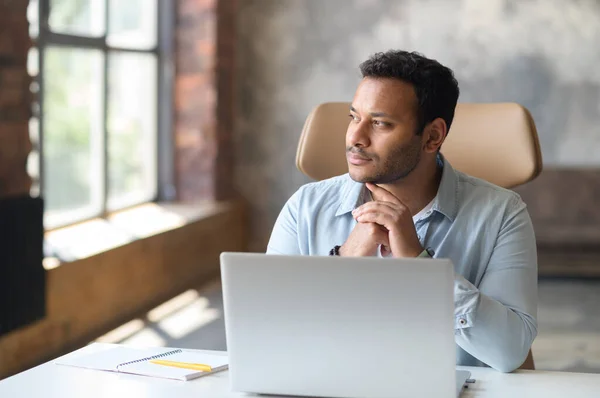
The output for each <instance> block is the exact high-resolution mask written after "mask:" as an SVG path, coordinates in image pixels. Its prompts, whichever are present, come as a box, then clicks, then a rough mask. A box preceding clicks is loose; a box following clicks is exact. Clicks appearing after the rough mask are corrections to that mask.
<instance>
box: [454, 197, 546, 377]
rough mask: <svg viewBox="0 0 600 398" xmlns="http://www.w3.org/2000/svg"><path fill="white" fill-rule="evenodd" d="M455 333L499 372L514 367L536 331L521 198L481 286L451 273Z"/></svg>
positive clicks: (532, 268) (531, 240) (531, 251)
mask: <svg viewBox="0 0 600 398" xmlns="http://www.w3.org/2000/svg"><path fill="white" fill-rule="evenodd" d="M454 294H455V337H456V342H457V344H458V345H459V346H460V347H462V349H464V350H465V351H466V352H468V353H469V354H471V355H472V356H474V357H475V358H477V359H479V360H480V361H482V362H484V363H485V364H487V365H489V366H490V367H492V368H494V369H496V370H499V371H501V372H511V371H513V370H515V369H517V368H518V367H519V366H520V365H521V364H522V363H523V362H524V361H525V359H526V357H527V354H528V352H529V349H530V348H531V344H532V342H533V340H534V339H535V337H536V335H537V252H536V244H535V235H534V231H533V226H532V224H531V219H530V217H529V214H528V212H527V209H526V206H525V204H524V203H523V202H522V200H521V199H520V198H519V199H515V200H514V202H513V206H512V208H511V211H508V212H507V215H506V218H505V220H504V222H503V224H502V228H501V230H500V233H499V235H498V237H497V241H496V244H495V246H494V250H493V252H492V255H491V258H490V260H489V263H488V265H487V267H486V270H485V273H484V275H483V278H482V279H481V282H480V283H479V286H478V287H476V286H475V285H473V284H472V283H471V282H469V281H468V280H466V279H465V278H464V277H462V276H460V275H456V276H455V281H454Z"/></svg>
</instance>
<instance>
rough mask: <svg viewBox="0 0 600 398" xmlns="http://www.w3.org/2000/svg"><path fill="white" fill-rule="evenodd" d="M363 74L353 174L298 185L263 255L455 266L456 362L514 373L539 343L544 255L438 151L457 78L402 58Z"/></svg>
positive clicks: (513, 218)
mask: <svg viewBox="0 0 600 398" xmlns="http://www.w3.org/2000/svg"><path fill="white" fill-rule="evenodd" d="M360 69H361V72H362V76H363V79H362V81H361V82H360V84H359V86H358V89H357V90H356V94H355V96H354V99H353V101H352V106H351V108H350V120H349V126H348V130H347V133H346V152H347V160H348V168H349V173H348V174H345V175H342V176H338V177H334V178H331V179H328V180H324V181H320V182H316V183H311V184H307V185H305V186H303V187H301V188H300V189H299V190H298V191H297V192H296V193H295V194H294V195H293V196H292V197H291V198H290V200H289V201H288V202H287V203H286V205H285V207H284V208H283V210H282V212H281V214H280V215H279V217H278V219H277V222H276V224H275V227H274V229H273V233H272V235H271V240H270V242H269V245H268V249H267V253H273V254H286V255H298V254H302V255H327V254H330V255H339V256H393V257H398V258H405V257H419V256H421V257H429V256H434V257H439V258H449V259H451V260H452V262H453V264H454V268H455V281H454V299H455V337H456V343H457V345H458V347H457V364H459V365H471V366H485V365H489V366H491V367H493V368H495V369H497V370H499V371H502V372H510V371H512V370H514V369H516V368H518V367H519V366H520V365H521V364H522V363H523V361H524V360H525V358H526V356H527V353H528V351H529V349H530V347H531V343H532V342H533V339H534V338H535V336H536V334H537V321H536V312H537V254H536V246H535V236H534V233H533V228H532V225H531V220H530V218H529V215H528V213H527V210H526V206H525V204H524V203H523V201H522V200H521V198H520V197H519V196H518V195H517V194H516V193H514V192H512V191H509V190H506V189H503V188H500V187H498V186H495V185H493V184H490V183H488V182H485V181H482V180H479V179H477V178H474V177H470V176H468V175H465V174H463V173H461V172H459V171H457V170H454V169H453V168H452V166H451V165H450V163H448V161H447V160H445V159H444V157H443V156H442V155H441V154H440V153H439V150H440V147H441V145H442V144H443V142H444V139H445V138H446V136H447V134H448V130H449V129H450V125H451V124H452V119H453V117H454V109H455V107H456V102H457V100H458V94H459V89H458V83H457V81H456V79H455V78H454V76H453V73H452V71H451V70H450V69H448V68H446V67H444V66H442V65H441V64H439V63H438V62H437V61H435V60H431V59H427V58H425V57H423V56H422V55H420V54H418V53H408V52H405V51H388V52H386V53H378V54H375V55H373V56H372V57H371V58H370V59H368V60H367V61H365V62H364V63H362V64H361V65H360ZM472 139H474V140H476V139H478V137H472ZM423 294H426V292H424V293H423ZM418 299H419V298H418V297H415V300H418Z"/></svg>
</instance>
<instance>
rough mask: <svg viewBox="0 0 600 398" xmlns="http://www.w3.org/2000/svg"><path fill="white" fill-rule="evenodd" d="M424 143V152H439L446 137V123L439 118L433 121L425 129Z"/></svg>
mask: <svg viewBox="0 0 600 398" xmlns="http://www.w3.org/2000/svg"><path fill="white" fill-rule="evenodd" d="M423 134H425V135H426V136H425V142H424V147H423V149H424V150H425V152H428V153H434V152H438V151H439V150H440V147H441V146H442V144H443V143H444V140H445V139H446V136H447V135H448V128H447V127H446V122H445V121H444V119H442V118H441V117H438V118H437V119H434V120H433V121H432V122H431V123H429V124H428V125H427V126H426V127H425V131H423Z"/></svg>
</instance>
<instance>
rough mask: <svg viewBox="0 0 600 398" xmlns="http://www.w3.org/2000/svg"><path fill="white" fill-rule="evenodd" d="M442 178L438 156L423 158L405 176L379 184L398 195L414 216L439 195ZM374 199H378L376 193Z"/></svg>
mask: <svg viewBox="0 0 600 398" xmlns="http://www.w3.org/2000/svg"><path fill="white" fill-rule="evenodd" d="M441 178H442V169H441V168H440V167H438V165H437V160H436V157H435V156H434V157H433V159H423V158H422V159H421V161H420V162H419V164H418V165H417V167H415V169H414V170H413V171H412V172H410V174H409V175H407V176H406V177H404V178H401V179H400V180H398V181H394V182H393V183H389V184H377V185H379V186H381V187H382V188H385V189H386V190H387V191H389V192H391V193H392V194H393V195H394V196H396V197H397V198H398V199H400V201H402V203H404V204H405V205H406V206H408V208H409V209H410V212H411V214H412V215H413V216H414V215H415V214H417V213H418V212H419V211H421V210H422V209H423V208H424V207H425V206H427V204H429V202H431V201H432V200H433V198H435V195H437V191H438V188H439V186H440V180H441ZM373 199H375V200H378V199H379V198H377V197H376V196H375V195H374V197H373Z"/></svg>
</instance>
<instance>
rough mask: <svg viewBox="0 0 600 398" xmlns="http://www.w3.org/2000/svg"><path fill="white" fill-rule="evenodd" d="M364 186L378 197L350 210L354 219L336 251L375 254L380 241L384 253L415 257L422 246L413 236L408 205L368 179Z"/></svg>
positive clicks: (347, 254)
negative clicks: (350, 230) (354, 223)
mask: <svg viewBox="0 0 600 398" xmlns="http://www.w3.org/2000/svg"><path fill="white" fill-rule="evenodd" d="M366 187H367V189H368V190H369V191H371V193H372V194H373V197H377V198H378V200H373V201H371V202H367V203H365V204H363V205H362V206H360V207H357V208H356V209H354V211H352V216H353V217H354V219H355V220H356V221H357V222H358V223H357V224H356V226H355V227H354V230H352V232H351V233H350V236H349V237H348V239H347V240H346V242H345V243H344V244H343V245H342V247H341V248H340V255H342V256H347V257H364V256H375V255H376V254H377V248H378V247H379V246H380V245H381V253H382V255H384V256H387V255H389V254H392V256H394V257H417V256H418V255H419V254H420V253H421V252H422V251H423V247H422V246H421V243H420V242H419V238H418V237H417V231H416V229H415V225H414V222H413V219H412V214H411V212H410V209H409V208H408V207H407V206H406V205H405V204H404V203H402V201H400V199H398V198H397V197H396V196H394V195H393V194H392V193H391V192H389V191H387V190H386V189H384V188H382V187H379V186H377V185H375V184H371V183H367V184H366Z"/></svg>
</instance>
